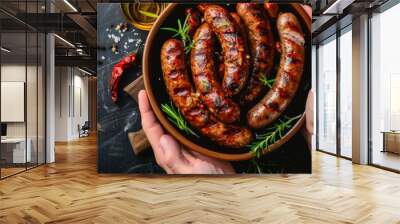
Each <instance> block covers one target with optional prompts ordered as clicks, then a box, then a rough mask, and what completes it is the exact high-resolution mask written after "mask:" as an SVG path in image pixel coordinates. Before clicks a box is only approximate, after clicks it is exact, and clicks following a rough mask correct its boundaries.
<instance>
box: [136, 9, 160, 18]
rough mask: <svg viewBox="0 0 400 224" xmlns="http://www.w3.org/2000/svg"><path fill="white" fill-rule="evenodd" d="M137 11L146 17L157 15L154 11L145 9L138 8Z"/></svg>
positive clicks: (156, 16) (155, 16)
mask: <svg viewBox="0 0 400 224" xmlns="http://www.w3.org/2000/svg"><path fill="white" fill-rule="evenodd" d="M139 12H140V14H143V15H145V16H147V17H151V18H155V19H157V18H158V15H157V14H155V13H152V12H147V11H143V10H140V9H139Z"/></svg>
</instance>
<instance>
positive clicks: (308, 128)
mask: <svg viewBox="0 0 400 224" xmlns="http://www.w3.org/2000/svg"><path fill="white" fill-rule="evenodd" d="M305 113H306V124H305V126H304V128H303V130H302V132H303V135H304V137H305V139H306V141H307V143H308V146H309V148H310V149H311V142H312V135H313V134H314V91H313V90H310V91H309V92H308V96H307V101H306V110H305Z"/></svg>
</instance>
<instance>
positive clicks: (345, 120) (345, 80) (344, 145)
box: [340, 30, 353, 158]
mask: <svg viewBox="0 0 400 224" xmlns="http://www.w3.org/2000/svg"><path fill="white" fill-rule="evenodd" d="M352 74H353V73H352V33H351V30H350V31H348V32H346V33H344V34H342V35H341V36H340V153H341V155H342V156H346V157H349V158H351V156H352V150H351V141H352V138H351V136H352V128H351V127H352V126H351V124H352V109H351V108H352V92H351V91H352Z"/></svg>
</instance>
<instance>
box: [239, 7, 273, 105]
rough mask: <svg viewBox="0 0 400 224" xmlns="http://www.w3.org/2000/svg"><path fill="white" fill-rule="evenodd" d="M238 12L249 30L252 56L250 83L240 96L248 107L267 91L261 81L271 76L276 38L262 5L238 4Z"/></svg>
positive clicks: (242, 103)
mask: <svg viewBox="0 0 400 224" xmlns="http://www.w3.org/2000/svg"><path fill="white" fill-rule="evenodd" d="M236 11H237V12H238V14H239V16H240V18H241V19H242V21H243V23H244V24H245V26H246V28H247V31H248V38H249V45H250V53H251V56H252V57H251V64H252V69H251V71H250V76H249V81H248V84H247V86H246V87H245V89H244V91H243V92H242V93H241V94H240V104H241V105H248V104H250V103H252V102H254V100H255V99H256V98H257V97H258V96H259V95H260V94H261V93H262V92H264V91H265V86H264V85H263V84H262V83H261V81H260V79H261V78H262V77H265V78H268V77H270V76H271V74H270V73H271V69H272V67H273V66H274V56H275V49H274V40H273V39H274V38H273V34H272V30H271V25H270V23H269V21H268V18H267V16H266V15H265V13H264V9H263V8H262V6H261V5H260V4H255V3H238V4H237V5H236Z"/></svg>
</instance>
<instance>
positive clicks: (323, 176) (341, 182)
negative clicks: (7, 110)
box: [0, 136, 400, 224]
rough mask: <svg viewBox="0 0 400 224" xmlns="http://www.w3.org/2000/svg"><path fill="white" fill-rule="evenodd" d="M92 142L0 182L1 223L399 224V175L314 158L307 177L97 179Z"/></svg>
mask: <svg viewBox="0 0 400 224" xmlns="http://www.w3.org/2000/svg"><path fill="white" fill-rule="evenodd" d="M96 150H97V149H96V139H95V137H93V136H92V137H89V138H84V139H81V140H79V141H74V142H70V143H68V144H65V143H63V144H57V146H56V159H57V161H56V163H54V164H49V165H46V166H41V167H39V168H36V169H33V170H29V171H27V172H25V173H22V174H19V175H16V176H13V177H10V178H7V179H5V180H2V181H0V202H1V203H0V223H119V224H120V223H400V212H399V211H400V175H399V174H396V173H391V172H388V171H384V170H381V169H377V168H374V167H370V166H361V165H354V164H352V163H351V162H350V161H348V160H343V159H339V158H336V157H333V156H330V155H327V154H323V153H320V152H313V174H312V175H266V176H251V177H249V176H240V177H223V178H209V177H201V176H200V177H165V178H163V177H160V178H154V177H151V178H147V177H143V176H141V177H137V176H132V175H125V174H97V169H96V161H97V158H96Z"/></svg>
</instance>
